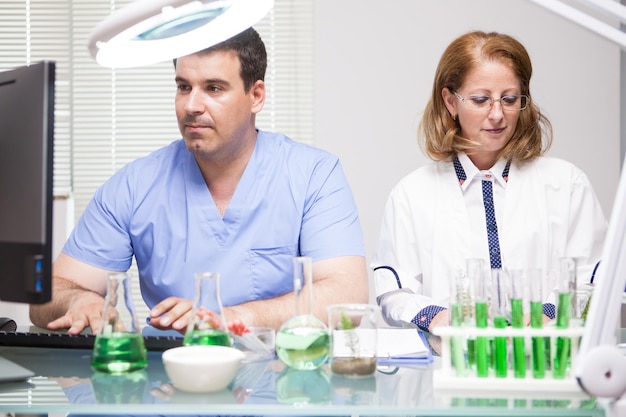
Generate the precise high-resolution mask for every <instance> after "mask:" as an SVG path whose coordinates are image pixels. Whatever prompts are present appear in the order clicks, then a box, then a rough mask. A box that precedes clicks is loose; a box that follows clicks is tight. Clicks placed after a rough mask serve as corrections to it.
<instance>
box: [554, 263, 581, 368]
mask: <svg viewBox="0 0 626 417" xmlns="http://www.w3.org/2000/svg"><path fill="white" fill-rule="evenodd" d="M557 292H558V301H557V310H556V328H557V329H567V328H569V322H570V318H571V316H572V294H576V260H575V259H574V258H562V259H561V260H560V264H559V279H558V282H557ZM570 348H571V339H570V338H569V337H564V336H559V337H557V339H556V354H555V357H554V369H553V373H552V376H553V377H554V378H555V379H562V378H565V373H566V372H567V368H568V367H569V358H570Z"/></svg>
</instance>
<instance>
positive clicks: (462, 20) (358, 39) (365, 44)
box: [315, 0, 620, 256]
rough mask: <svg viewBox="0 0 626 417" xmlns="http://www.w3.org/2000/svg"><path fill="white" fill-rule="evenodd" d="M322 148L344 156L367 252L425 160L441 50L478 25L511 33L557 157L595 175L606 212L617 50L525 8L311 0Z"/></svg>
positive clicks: (612, 164) (521, 0) (482, 0)
mask: <svg viewBox="0 0 626 417" xmlns="http://www.w3.org/2000/svg"><path fill="white" fill-rule="evenodd" d="M315 19H316V34H315V43H316V50H315V53H316V56H315V60H316V63H315V67H316V74H315V75H316V90H315V91H316V97H315V99H316V105H315V112H316V113H315V120H316V125H315V129H316V144H317V145H318V146H320V147H322V148H325V149H327V150H329V151H331V152H333V153H335V154H337V155H339V156H340V158H341V159H342V163H343V166H344V169H345V171H346V173H347V175H348V178H349V180H350V183H351V185H352V187H353V191H354V194H355V198H356V200H357V204H358V207H359V212H360V216H361V222H362V225H363V228H364V233H365V241H366V249H367V253H368V256H370V255H371V253H372V250H373V248H374V244H375V241H376V238H377V234H378V228H379V226H380V221H381V217H382V212H383V208H384V205H385V202H386V199H387V196H388V194H389V191H390V190H391V188H392V187H393V185H394V184H395V183H396V182H397V181H398V180H400V178H402V177H403V176H404V175H406V174H407V173H409V172H411V171H412V170H414V169H416V168H418V167H419V166H421V165H423V164H424V163H427V162H428V160H427V159H426V158H425V157H424V156H423V155H422V153H421V151H420V149H419V147H418V145H417V141H416V129H417V125H418V122H419V118H420V116H421V113H422V111H423V109H424V106H425V104H426V101H427V98H428V96H429V94H430V91H431V85H432V79H433V76H434V71H435V68H436V66H437V62H438V60H439V57H440V56H441V53H442V52H443V50H444V49H445V47H446V46H447V45H448V43H449V42H450V41H452V40H453V39H454V38H456V37H457V36H458V35H460V34H462V33H464V32H466V31H469V30H473V29H481V30H486V31H492V30H494V31H500V32H505V33H508V34H510V35H513V36H515V37H516V38H517V39H519V40H520V41H521V42H522V43H523V44H524V45H525V46H526V47H527V49H528V51H529V53H530V55H531V59H532V60H533V68H534V74H533V80H532V81H531V91H532V93H533V98H534V99H535V102H537V103H538V104H539V106H540V108H541V109H542V110H543V111H544V112H545V113H546V114H547V115H548V117H549V118H550V119H551V121H552V123H553V127H554V132H555V136H554V144H553V146H552V148H551V151H550V155H552V156H558V157H561V158H564V159H567V160H569V161H571V162H573V163H575V164H576V165H578V166H579V167H581V168H582V169H583V170H584V171H585V172H586V173H587V175H588V176H589V178H590V180H591V182H592V183H593V185H594V187H595V190H596V193H597V195H598V197H599V199H600V202H601V204H602V206H603V207H604V210H605V213H606V215H607V216H609V214H610V211H611V208H612V204H613V197H614V193H615V190H616V188H617V182H618V176H619V172H620V81H619V77H620V49H619V47H618V46H616V45H614V44H612V43H611V42H610V41H607V40H605V39H604V38H601V37H600V36H598V35H596V34H594V33H592V32H589V31H587V30H585V29H583V28H580V27H578V26H577V25H576V24H574V23H571V22H570V21H568V20H566V19H563V18H561V17H559V16H557V15H555V14H553V13H551V12H549V11H547V10H544V9H543V8H541V7H540V6H538V5H535V4H534V3H531V2H529V1H526V0H507V1H501V0H473V1H466V0H419V1H416V0H389V1H384V2H381V1H374V0H316V1H315Z"/></svg>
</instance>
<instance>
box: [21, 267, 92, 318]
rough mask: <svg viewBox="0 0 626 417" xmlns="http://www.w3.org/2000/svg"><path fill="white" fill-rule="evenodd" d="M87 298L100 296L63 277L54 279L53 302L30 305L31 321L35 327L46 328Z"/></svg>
mask: <svg viewBox="0 0 626 417" xmlns="http://www.w3.org/2000/svg"><path fill="white" fill-rule="evenodd" d="M86 296H98V297H101V296H100V295H99V294H97V293H95V292H93V291H91V290H88V289H86V288H83V287H81V286H79V285H78V284H76V283H75V282H72V281H69V280H66V279H65V278H61V277H58V276H57V277H54V280H53V287H52V300H51V301H50V302H48V303H45V304H31V305H30V310H29V314H30V320H31V321H32V322H33V324H34V325H35V326H38V327H42V328H46V326H47V324H48V323H50V322H51V321H53V320H56V319H58V318H59V317H61V316H63V315H65V313H67V311H68V309H69V307H70V305H71V304H72V303H73V302H76V301H77V300H80V299H83V298H84V297H86Z"/></svg>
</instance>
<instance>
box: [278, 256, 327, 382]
mask: <svg viewBox="0 0 626 417" xmlns="http://www.w3.org/2000/svg"><path fill="white" fill-rule="evenodd" d="M293 265H294V274H293V287H294V298H295V303H296V308H295V315H294V317H292V318H291V319H289V320H287V321H286V322H285V323H283V325H282V326H281V327H280V329H279V330H278V333H276V354H277V355H278V358H279V359H280V360H281V361H282V362H283V363H285V365H287V366H289V367H290V368H293V369H299V370H311V369H317V368H319V367H320V366H322V365H323V364H324V363H325V362H326V360H327V359H328V354H329V342H330V337H329V334H328V326H326V324H325V323H324V322H322V321H321V320H320V319H318V318H317V317H316V316H315V315H314V314H313V261H312V259H311V258H310V257H306V256H299V257H296V258H294V261H293Z"/></svg>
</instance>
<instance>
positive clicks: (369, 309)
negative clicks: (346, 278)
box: [327, 304, 380, 378]
mask: <svg viewBox="0 0 626 417" xmlns="http://www.w3.org/2000/svg"><path fill="white" fill-rule="evenodd" d="M327 310H328V326H329V327H330V370H331V371H332V372H333V373H334V374H339V375H343V376H346V377H350V378H363V377H368V376H371V375H373V374H374V372H375V371H376V353H377V348H378V321H377V317H378V312H379V311H380V307H378V306H377V305H371V304H334V305H331V306H328V307H327Z"/></svg>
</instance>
